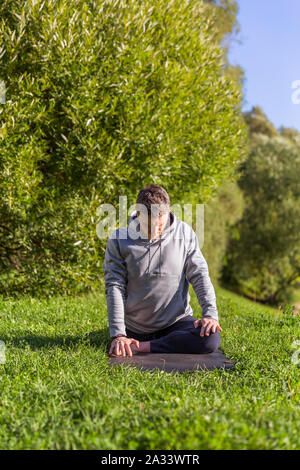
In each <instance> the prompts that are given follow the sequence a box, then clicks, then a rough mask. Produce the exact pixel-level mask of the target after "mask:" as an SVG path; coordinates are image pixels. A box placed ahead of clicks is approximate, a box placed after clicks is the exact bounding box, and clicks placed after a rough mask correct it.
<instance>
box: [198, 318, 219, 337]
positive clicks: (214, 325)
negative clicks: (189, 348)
mask: <svg viewBox="0 0 300 470" xmlns="http://www.w3.org/2000/svg"><path fill="white" fill-rule="evenodd" d="M199 326H201V331H200V336H204V335H205V336H209V335H210V332H212V333H215V332H216V330H219V331H223V330H222V328H221V327H220V325H219V322H218V321H217V320H214V318H200V319H199V320H195V321H194V327H195V328H198V327H199Z"/></svg>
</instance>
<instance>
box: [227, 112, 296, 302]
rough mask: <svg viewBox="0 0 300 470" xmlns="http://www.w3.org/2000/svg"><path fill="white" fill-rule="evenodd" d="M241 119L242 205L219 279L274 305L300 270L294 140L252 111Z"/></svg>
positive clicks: (286, 295)
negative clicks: (245, 138)
mask: <svg viewBox="0 0 300 470" xmlns="http://www.w3.org/2000/svg"><path fill="white" fill-rule="evenodd" d="M262 116H264V118H262ZM258 117H259V118H258ZM246 119H247V120H249V121H250V122H249V127H250V131H251V132H252V134H251V152H250V155H249V157H248V159H247V160H246V161H245V162H244V163H243V164H242V165H241V169H240V170H241V176H240V179H239V186H240V188H241V189H242V191H243V196H244V200H245V210H244V212H243V216H242V218H241V219H240V220H239V221H238V222H237V224H236V225H235V227H234V230H233V231H232V234H231V239H230V243H229V246H228V249H227V256H226V265H225V266H224V269H223V279H224V280H225V282H227V283H230V284H232V285H233V286H235V287H236V288H238V290H240V292H243V293H245V294H246V295H248V296H250V297H253V298H256V299H257V300H260V301H263V302H269V303H271V304H276V303H278V302H283V301H290V299H291V292H292V291H291V287H292V285H293V282H294V281H295V280H296V279H297V277H298V276H299V275H300V182H299V172H300V144H299V141H297V139H295V138H294V137H295V136H296V134H295V132H294V131H293V132H292V131H289V130H288V129H285V128H284V129H285V130H284V132H283V133H282V135H280V133H279V132H274V131H273V126H272V124H271V123H269V122H268V121H267V118H266V116H265V115H263V114H262V113H259V114H258V113H257V110H252V112H250V113H248V115H247V116H246ZM251 119H253V121H254V122H251ZM291 134H292V135H293V139H292V140H291V139H290V135H291Z"/></svg>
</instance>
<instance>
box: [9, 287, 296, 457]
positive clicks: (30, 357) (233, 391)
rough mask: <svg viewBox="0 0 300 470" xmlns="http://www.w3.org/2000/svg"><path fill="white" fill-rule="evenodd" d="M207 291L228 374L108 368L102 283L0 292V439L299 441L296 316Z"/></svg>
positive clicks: (40, 445) (26, 442)
mask: <svg viewBox="0 0 300 470" xmlns="http://www.w3.org/2000/svg"><path fill="white" fill-rule="evenodd" d="M101 289H102V288H101ZM215 289H216V294H217V304H218V309H219V313H220V323H221V326H222V327H223V330H224V331H223V333H222V344H221V347H222V349H223V351H224V352H225V354H226V355H227V356H228V357H229V358H230V359H232V360H234V361H235V362H236V368H235V370H232V371H230V370H227V371H222V370H215V371H212V372H206V371H196V372H194V373H190V372H186V373H184V374H179V373H177V374H167V373H165V372H163V371H145V372H142V371H140V370H138V369H134V368H130V367H128V366H120V367H116V368H110V367H109V366H108V359H107V356H106V351H107V350H108V346H109V332H108V328H107V317H106V303H105V297H104V290H103V289H102V290H101V291H100V293H99V295H97V296H96V295H91V294H90V295H86V296H79V297H74V298H67V297H54V298H52V299H51V300H48V301H47V300H38V299H34V298H30V297H24V298H23V299H20V300H0V308H1V310H0V312H1V313H0V316H1V322H0V340H2V341H4V342H5V345H6V363H5V364H0V378H1V382H0V386H1V397H0V448H1V449H119V450H123V449H146V450H150V449H163V450H170V449H172V450H173V449H188V450H200V449H300V433H299V408H300V406H299V405H300V398H299V392H300V374H299V372H300V365H295V364H294V363H293V362H292V360H291V358H292V354H293V352H295V347H293V346H292V343H293V342H294V341H295V340H300V328H299V319H300V317H299V316H297V317H294V316H292V314H291V313H289V312H288V311H286V312H285V313H284V314H280V315H279V316H278V317H276V314H275V310H273V309H271V308H267V307H264V306H261V305H260V304H256V303H254V302H251V301H249V300H246V299H243V298H241V297H239V296H237V295H235V294H233V293H231V292H228V291H225V290H223V289H221V288H219V287H217V286H216V287H215ZM191 296H192V306H193V308H194V315H195V316H196V317H198V318H200V316H201V314H200V312H201V309H200V307H199V305H198V304H197V300H196V297H195V295H194V292H193V291H191ZM298 349H300V346H298Z"/></svg>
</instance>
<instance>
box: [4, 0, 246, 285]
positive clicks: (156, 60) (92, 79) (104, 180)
mask: <svg viewBox="0 0 300 470" xmlns="http://www.w3.org/2000/svg"><path fill="white" fill-rule="evenodd" d="M216 27H217V25H216V23H215V21H214V9H213V7H212V6H211V5H208V4H206V3H204V2H201V1H200V2H194V1H192V0H185V1H182V0H174V1H165V0H156V1H153V0H152V1H150V0H145V1H137V0H129V1H127V0H126V1H125V0H115V1H108V0H107V1H102V0H90V1H89V2H86V1H84V0H76V1H75V0H44V1H39V0H24V1H23V2H19V1H18V0H2V2H1V5H0V66H1V79H2V80H3V81H4V83H5V85H6V91H7V101H6V103H5V104H4V105H1V106H0V155H1V161H0V183H1V184H0V188H1V189H0V215H1V226H0V247H1V251H0V262H1V267H2V273H1V277H0V291H1V292H3V293H9V294H14V293H16V292H20V293H23V292H30V293H37V292H38V293H41V292H42V293H46V292H47V293H50V294H51V293H53V292H55V291H60V292H72V291H73V290H75V289H76V290H85V289H87V288H93V287H96V288H97V285H98V283H99V281H100V278H101V266H102V258H103V254H104V248H105V240H99V239H98V238H97V236H96V222H97V217H96V209H97V207H98V206H99V205H100V204H101V203H112V204H114V205H116V206H117V205H118V197H119V195H126V196H127V197H128V204H129V205H130V204H132V203H134V201H135V197H136V194H137V191H138V189H139V188H140V187H141V186H142V185H144V184H145V182H151V181H152V182H155V183H157V184H162V185H163V186H164V187H166V189H167V190H168V192H169V193H170V196H171V198H172V202H178V203H180V202H186V201H189V200H190V199H189V198H190V197H196V199H197V202H204V201H206V200H208V199H209V198H210V197H211V195H212V194H213V193H214V191H215V190H216V189H217V188H218V186H219V185H220V184H221V183H222V182H223V181H225V180H226V179H227V178H229V177H230V175H232V174H233V173H234V171H235V168H236V166H237V165H238V164H240V162H241V161H242V160H243V155H244V153H243V152H244V143H245V139H246V131H245V128H244V124H243V120H242V117H241V113H240V99H241V93H240V90H239V87H238V86H237V85H236V84H235V83H234V82H233V81H232V80H230V79H229V78H228V77H226V75H225V74H224V55H223V51H222V49H221V48H220V47H219V46H218V44H217V43H216V41H215V32H216ZM199 188H201V192H200V191H199ZM195 195H196V196H195Z"/></svg>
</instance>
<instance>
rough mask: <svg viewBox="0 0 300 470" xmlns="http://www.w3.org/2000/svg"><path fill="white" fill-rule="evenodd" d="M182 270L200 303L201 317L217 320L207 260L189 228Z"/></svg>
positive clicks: (214, 296) (214, 297) (194, 234)
mask: <svg viewBox="0 0 300 470" xmlns="http://www.w3.org/2000/svg"><path fill="white" fill-rule="evenodd" d="M184 272H185V275H186V278H187V279H188V281H189V282H190V283H191V284H192V286H193V289H194V291H195V293H196V296H197V299H198V302H199V304H200V305H201V308H202V318H214V319H215V320H218V310H217V305H216V295H215V290H214V287H213V284H212V282H211V279H210V276H209V271H208V265H207V262H206V260H205V258H204V256H203V254H202V252H201V250H200V248H199V242H198V238H197V235H196V233H195V232H194V230H193V229H191V239H190V240H189V247H188V251H187V255H186V260H185V265H184Z"/></svg>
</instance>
